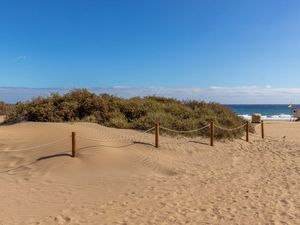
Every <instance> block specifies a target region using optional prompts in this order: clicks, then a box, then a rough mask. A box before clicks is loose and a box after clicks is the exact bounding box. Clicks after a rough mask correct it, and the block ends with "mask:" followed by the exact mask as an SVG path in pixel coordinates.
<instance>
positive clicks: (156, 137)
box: [155, 123, 159, 148]
mask: <svg viewBox="0 0 300 225" xmlns="http://www.w3.org/2000/svg"><path fill="white" fill-rule="evenodd" d="M155 147H156V148H158V147H159V123H156V124H155Z"/></svg>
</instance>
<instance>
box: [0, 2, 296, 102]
mask: <svg viewBox="0 0 300 225" xmlns="http://www.w3.org/2000/svg"><path fill="white" fill-rule="evenodd" d="M299 27H300V1H298V0H295V1H293V0H290V1H285V0H249V1H247V0H244V1H240V0H236V1H233V0H228V1H223V0H219V1H216V0H206V1H200V0H195V1H191V0H186V1H183V0H181V1H178V0H164V1H161V0H160V1H158V0H151V1H146V0H145V1H140V0H135V1H133V0H128V1H125V0H118V1H117V0H106V1H101V0H98V1H83V0H82V1H78V0H77V1H76V0H73V1H61V0H60V1H57V0H52V1H40V0H35V1H32V0H27V1H14V0H10V1H8V0H6V1H4V0H0V77H1V80H0V87H29V88H52V87H55V88H61V87H64V88H73V87H112V88H114V87H116V86H118V87H120V86H122V87H126V88H127V87H132V92H133V94H134V91H137V88H141V89H143V90H145V89H147V90H149V89H150V90H151V91H152V92H153V88H166V89H167V90H173V91H174V93H173V94H174V95H175V96H176V93H177V94H178V95H179V94H180V93H181V92H180V90H182V89H184V90H191V96H194V95H193V94H192V90H194V89H195V88H200V89H203V90H205V89H206V88H209V89H214V88H216V87H217V88H219V89H218V90H221V89H220V88H222V90H223V89H224V90H228V89H230V90H231V91H235V90H240V89H241V88H242V89H243V88H244V89H243V90H250V91H253V87H255V88H256V89H257V90H258V92H259V93H260V92H261V91H262V90H267V92H268V93H269V92H271V91H272V90H274V96H275V94H276V93H277V94H278V92H276V91H278V90H285V93H288V94H290V97H289V96H288V94H287V96H286V99H280V100H279V101H280V103H282V102H283V101H287V99H291V101H297V99H298V97H299V96H298V94H297V95H295V89H297V87H300V29H299ZM2 90H3V89H2ZM5 90H7V89H5ZM115 90H116V88H115ZM117 90H119V89H118V88H117ZM159 90H161V89H159ZM214 90H215V89H214ZM151 91H149V93H150V94H151V93H152V92H151ZM275 92H276V93H275ZM3 93H4V92H1V91H0V98H1V97H2V98H4V97H3V96H4V94H3ZM136 93H139V92H136ZM155 93H156V92H155ZM159 93H160V92H159ZM224 93H225V94H226V93H227V92H226V91H224ZM238 93H239V92H237V96H238ZM297 93H298V89H297ZM269 94H270V95H272V92H271V93H269ZM1 95H2V96H1ZM278 96H280V94H279V95H278ZM179 97H180V96H179ZM187 97H188V92H187ZM194 97H195V96H194ZM229 97H230V96H229ZM16 98H18V97H17V96H16ZM197 98H201V94H199V95H197ZM208 100H211V98H209V99H208ZM212 100H218V99H212ZM229 100H230V99H225V100H221V101H226V102H227V101H229ZM242 100H243V99H240V100H238V99H237V100H236V101H237V102H238V101H242ZM248 101H249V103H253V102H266V101H268V98H265V97H261V98H260V99H256V98H252V99H251V98H250V99H249V100H248ZM298 102H300V100H299V101H298Z"/></svg>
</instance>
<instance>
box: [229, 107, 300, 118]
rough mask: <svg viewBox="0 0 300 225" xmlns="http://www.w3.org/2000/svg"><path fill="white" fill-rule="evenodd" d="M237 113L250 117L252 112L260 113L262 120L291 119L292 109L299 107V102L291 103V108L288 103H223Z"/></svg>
mask: <svg viewBox="0 0 300 225" xmlns="http://www.w3.org/2000/svg"><path fill="white" fill-rule="evenodd" d="M224 105H225V106H226V107H228V108H230V109H231V110H232V111H234V112H235V113H236V114H237V115H239V116H241V117H243V118H245V119H251V115H252V114H253V113H260V114H261V115H262V119H263V120H279V121H280V120H283V121H288V120H291V119H292V110H293V109H296V108H300V104H295V105H293V107H292V109H291V108H289V107H288V104H224Z"/></svg>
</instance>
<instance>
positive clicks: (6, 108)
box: [0, 101, 13, 115]
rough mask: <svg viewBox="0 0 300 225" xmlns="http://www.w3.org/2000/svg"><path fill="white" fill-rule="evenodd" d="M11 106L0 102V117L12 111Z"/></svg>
mask: <svg viewBox="0 0 300 225" xmlns="http://www.w3.org/2000/svg"><path fill="white" fill-rule="evenodd" d="M12 109H13V105H11V104H7V103H5V102H4V101H0V115H7V114H9V113H10V111H12Z"/></svg>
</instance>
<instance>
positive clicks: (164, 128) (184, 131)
mask: <svg viewBox="0 0 300 225" xmlns="http://www.w3.org/2000/svg"><path fill="white" fill-rule="evenodd" d="M209 126H210V125H209V124H208V125H206V126H204V127H201V128H198V129H195V130H183V131H181V130H173V129H170V128H166V127H160V128H161V129H162V130H167V131H171V132H174V133H178V134H183V133H193V132H197V131H201V130H203V129H205V128H207V127H209Z"/></svg>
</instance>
